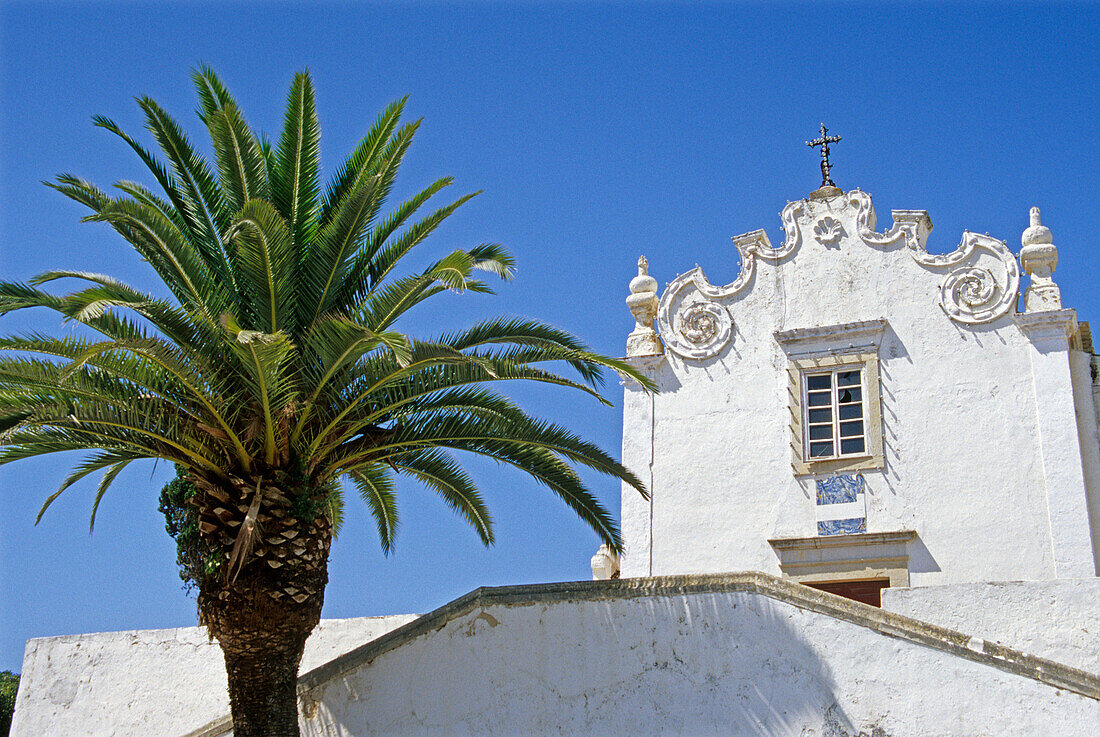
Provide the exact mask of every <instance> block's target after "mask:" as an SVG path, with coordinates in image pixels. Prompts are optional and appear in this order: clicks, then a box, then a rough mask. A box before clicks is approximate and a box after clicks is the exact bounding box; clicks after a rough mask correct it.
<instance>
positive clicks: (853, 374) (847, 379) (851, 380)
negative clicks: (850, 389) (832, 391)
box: [836, 371, 859, 386]
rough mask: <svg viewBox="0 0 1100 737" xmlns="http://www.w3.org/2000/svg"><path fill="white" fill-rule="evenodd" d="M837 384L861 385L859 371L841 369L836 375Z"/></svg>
mask: <svg viewBox="0 0 1100 737" xmlns="http://www.w3.org/2000/svg"><path fill="white" fill-rule="evenodd" d="M836 385H837V386H859V371H841V372H840V373H838V374H837V375H836Z"/></svg>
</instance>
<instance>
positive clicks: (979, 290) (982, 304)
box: [940, 268, 1000, 323]
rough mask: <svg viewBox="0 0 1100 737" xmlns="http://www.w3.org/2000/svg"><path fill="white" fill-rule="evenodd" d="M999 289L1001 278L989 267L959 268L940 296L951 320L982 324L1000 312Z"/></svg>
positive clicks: (949, 278)
mask: <svg viewBox="0 0 1100 737" xmlns="http://www.w3.org/2000/svg"><path fill="white" fill-rule="evenodd" d="M999 291H1000V288H999V287H998V285H997V279H996V278H995V277H994V276H993V272H991V271H990V270H989V269H973V268H971V269H958V270H956V271H953V272H951V273H950V274H948V275H947V278H946V279H944V282H943V287H941V290H940V292H941V293H940V299H941V304H942V305H943V309H944V312H946V313H947V314H948V316H949V317H951V319H953V320H957V321H958V322H966V323H981V322H987V321H989V320H990V319H992V318H993V317H995V316H996V313H997V312H998V311H999V310H998V308H999V300H998V297H999V296H1000V295H999Z"/></svg>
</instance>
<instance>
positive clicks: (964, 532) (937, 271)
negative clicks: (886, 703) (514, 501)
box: [622, 193, 1100, 586]
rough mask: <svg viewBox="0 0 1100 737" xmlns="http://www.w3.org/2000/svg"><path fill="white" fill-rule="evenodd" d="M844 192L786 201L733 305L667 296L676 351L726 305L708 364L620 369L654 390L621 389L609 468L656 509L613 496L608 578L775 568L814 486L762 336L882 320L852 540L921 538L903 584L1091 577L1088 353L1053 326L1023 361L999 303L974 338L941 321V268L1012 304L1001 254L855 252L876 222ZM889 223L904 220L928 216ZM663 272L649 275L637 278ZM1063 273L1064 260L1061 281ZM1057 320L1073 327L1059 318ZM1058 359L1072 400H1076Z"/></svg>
mask: <svg viewBox="0 0 1100 737" xmlns="http://www.w3.org/2000/svg"><path fill="white" fill-rule="evenodd" d="M860 195H861V196H862V197H864V198H866V195H862V193H860ZM851 196H852V193H849V194H848V195H846V196H845V197H840V198H835V199H833V200H829V201H826V202H813V201H808V202H806V203H792V205H789V206H788V210H786V211H785V213H788V212H793V213H794V214H791V215H790V217H789V222H788V238H789V239H790V234H791V233H794V234H795V235H796V236H797V237H796V239H795V240H797V243H796V244H795V246H794V247H793V248H792V249H790V255H788V256H786V257H785V258H783V259H781V260H779V261H778V262H775V261H773V260H770V259H768V258H759V257H757V258H753V257H751V256H750V257H749V258H750V259H751V260H753V262H754V266H755V270H754V272H753V274H752V275H751V277H750V278H747V279H743V280H742V281H741V282H740V283H734V284H731V285H727V287H726V288H724V289H725V291H726V292H727V293H729V296H724V297H718V298H713V299H708V298H705V295H704V294H703V292H702V291H701V290H700V288H699V286H698V284H699V283H702V285H703V287H705V288H706V289H710V290H711V291H714V290H715V289H718V290H721V289H722V288H717V287H711V286H710V285H709V283H708V282H707V281H706V277H704V276H703V275H702V274H701V272H696V273H689V274H687V275H684V276H682V277H680V278H679V279H678V280H677V281H676V282H674V283H673V285H672V286H671V287H670V288H669V290H668V291H666V293H665V296H664V298H663V300H662V304H661V313H660V314H661V319H662V320H663V321H664V322H663V323H662V325H663V327H664V329H665V334H663V335H662V338H663V339H664V341H665V343H666V345H667V344H669V343H670V339H672V340H679V341H680V343H681V344H683V343H684V339H683V338H682V337H679V338H678V337H677V336H675V335H671V336H670V335H669V334H668V331H670V330H675V329H676V326H677V325H678V324H679V322H678V320H679V319H680V318H681V317H682V314H680V313H681V311H682V310H683V309H684V307H683V306H684V305H685V304H690V303H691V302H692V301H693V300H702V301H703V302H712V303H714V304H717V305H719V306H720V307H721V308H723V309H725V310H727V311H728V315H729V316H730V318H731V320H732V337H731V339H730V340H729V342H728V343H727V344H726V345H724V346H722V347H720V348H719V349H717V350H716V351H715V355H714V356H712V357H709V358H703V359H693V358H684V357H681V356H679V355H677V354H676V353H675V352H673V351H666V354H665V355H664V356H663V357H659V358H641V359H634V360H635V361H636V365H639V366H640V367H642V368H644V369H646V370H649V371H650V372H651V375H652V376H653V377H654V378H655V380H656V381H657V383H658V384H659V386H660V388H661V394H659V395H657V396H656V397H653V398H650V397H648V396H646V395H644V394H643V393H642V392H641V391H640V390H639V389H638V387H637V386H636V385H634V386H632V385H630V384H629V383H628V385H627V388H626V394H627V397H626V401H625V403H624V423H623V425H624V427H623V458H624V462H625V463H626V464H627V465H628V466H630V467H631V468H633V469H634V470H635V471H637V472H639V473H640V474H641V475H642V477H643V478H647V479H652V485H651V490H652V495H653V499H652V501H651V502H646V501H644V500H642V499H640V498H639V497H638V495H637V494H636V493H635V492H634V491H633V490H630V489H624V493H623V529H624V533H625V536H626V545H627V555H626V557H625V558H624V560H623V569H622V571H623V575H624V576H645V575H664V574H673V573H695V572H717V571H734V570H759V571H765V572H770V573H775V574H778V573H779V571H780V569H779V560H778V558H777V556H776V554H775V552H774V551H773V550H772V548H771V547H770V546H769V544H768V542H767V540H768V539H769V538H777V537H811V536H814V535H816V534H817V530H816V522H815V485H814V480H813V478H812V477H807V478H796V477H795V476H794V473H793V471H792V467H791V450H790V443H791V434H790V429H789V424H788V423H789V409H788V398H787V368H788V360H787V357H786V355H785V354H784V353H783V351H782V350H781V348H780V346H779V344H778V343H777V341H776V338H775V337H774V333H775V332H776V331H783V330H790V329H796V328H810V327H817V326H827V325H839V324H843V323H850V322H857V321H865V320H877V319H880V318H885V319H886V320H887V322H888V324H889V327H888V329H887V330H886V333H885V336H884V337H883V339H882V342H881V346H880V350H879V359H880V369H881V389H882V417H883V439H884V446H885V468H884V470H882V471H863V476H864V478H865V481H866V486H867V492H868V500H867V506H868V509H867V530H868V532H886V531H897V530H915V531H916V532H917V539H916V540H914V541H913V543H911V544H910V546H909V559H910V563H909V574H910V583H911V585H914V586H921V585H928V584H944V583H957V582H971V581H985V580H1005V579H1051V578H1054V577H1055V576H1059V577H1066V576H1070V577H1081V576H1091V575H1095V573H1096V556H1095V553H1094V550H1093V548H1094V546H1095V547H1096V548H1097V549H1100V542H1096V541H1100V489H1096V488H1095V486H1096V484H1097V483H1100V459H1098V454H1097V452H1096V448H1095V447H1094V446H1095V445H1096V442H1097V441H1096V432H1095V425H1096V418H1095V410H1094V409H1093V404H1092V402H1091V401H1089V400H1090V399H1091V388H1089V387H1088V379H1087V375H1085V374H1083V373H1082V372H1085V371H1087V370H1088V360H1087V357H1086V356H1085V355H1084V354H1082V353H1081V352H1080V351H1070V350H1068V346H1069V343H1068V341H1067V339H1066V337H1065V333H1064V331H1063V333H1062V339H1061V346H1062V347H1061V350H1060V351H1059V350H1057V349H1056V347H1057V344H1058V338H1057V335H1056V333H1057V329H1054V330H1053V332H1050V331H1048V333H1047V338H1044V340H1047V343H1046V344H1044V346H1043V348H1042V350H1038V349H1036V347H1035V345H1034V344H1033V338H1032V337H1029V335H1028V334H1027V333H1025V331H1024V330H1023V329H1022V328H1021V327H1020V325H1019V324H1018V319H1017V315H1015V302H1014V299H1013V300H1012V304H1011V305H1010V306H1009V308H1008V309H1007V311H1005V312H1004V314H1002V315H1001V316H999V317H993V318H992V319H990V321H988V322H985V323H982V324H966V323H962V322H958V321H953V320H952V319H950V318H949V316H948V314H947V312H946V311H945V308H944V307H945V302H944V301H943V300H944V298H943V297H942V296H941V285H943V284H944V282H945V280H947V279H948V277H950V276H951V274H952V273H953V271H955V270H957V269H959V268H962V267H966V268H975V269H978V270H980V271H987V272H988V273H989V274H991V275H992V278H994V279H995V280H996V281H997V289H998V290H1000V292H998V291H997V290H994V297H995V298H996V295H997V294H1002V293H1003V294H1007V297H1008V298H1011V297H1012V296H1013V295H1014V294H1015V289H1016V287H1015V284H1014V283H1012V280H1011V277H1010V275H1009V274H1008V273H1007V269H1008V268H1009V267H1006V263H1005V262H1006V258H1005V257H1006V256H1007V261H1008V262H1010V263H1011V267H1012V268H1015V261H1014V260H1012V256H1011V254H1010V253H1009V252H1008V251H1007V250H1005V249H1004V248H1003V246H1001V247H1000V248H1001V251H1002V256H1001V257H997V256H996V254H995V250H996V249H995V248H993V247H990V248H984V249H983V248H974V249H973V251H972V253H971V255H970V256H968V257H967V258H965V259H963V260H962V261H961V262H960V264H959V265H958V266H951V267H938V266H930V265H927V264H922V263H918V258H914V256H913V253H916V252H919V253H921V254H923V253H924V252H923V251H922V250H921V249H920V242H922V241H923V236H924V235H925V233H924V232H921V228H917V227H915V226H914V227H912V228H911V229H910V230H911V232H910V233H908V234H902V235H905V236H906V237H899V238H897V239H895V242H893V243H892V244H885V245H884V244H883V243H881V242H879V243H874V242H872V243H868V242H866V241H867V240H868V238H865V237H864V235H863V233H862V232H861V228H862V229H863V232H866V233H871V232H872V231H873V230H874V227H875V225H874V215H873V211H871V214H870V215H869V216H868V215H867V214H866V211H867V210H868V209H869V198H868V199H867V200H866V202H867V208H864V209H860V208H859V207H856V206H855V205H853V204H851V203H850V202H849V200H848V198H849V197H851ZM799 207H801V210H799V209H798V208H799ZM825 216H828V217H832V218H834V219H835V220H836V221H838V222H839V223H840V224H841V232H842V236H841V237H840V238H839V240H838V241H837V242H836V243H835V244H832V245H828V246H827V245H823V244H822V243H819V242H817V240H816V236H815V231H814V227H815V223H819V222H820V221H821V219H822V218H823V217H825ZM785 217H786V215H785ZM901 217H902V219H903V220H904V219H905V218H908V222H909V223H910V224H912V223H914V222H919V220H920V217H926V216H924V215H923V213H901ZM860 218H864V221H863V222H862V223H861V221H860ZM868 221H869V222H868ZM1021 221H1022V223H1023V218H1021ZM765 225H770V224H767V223H765ZM922 227H923V226H922ZM754 238H755V239H756V241H757V242H759V236H755V235H751V237H749V241H752V240H753V239H754ZM957 238H958V234H950V233H948V234H944V236H943V237H942V238H936V237H933V238H931V239H930V240H931V244H932V245H931V249H932V250H933V251H935V252H941V253H942V252H947V251H951V250H952V248H953V247H954V245H955V244H956V243H958V242H959V241H958V240H957ZM967 238H968V239H971V241H973V239H978V241H979V242H981V243H986V244H988V243H991V242H992V239H984V240H983V237H982V236H973V235H968V236H967ZM869 239H870V240H871V241H874V240H875V238H874V237H869ZM877 239H878V241H883V240H888V239H885V238H883V236H881V234H880V235H879V236H877ZM743 250H744V249H743ZM962 250H965V249H962ZM920 258H922V259H923V260H924V261H926V262H928V261H930V258H929V257H928V256H927V254H924V255H923V256H920ZM931 260H933V261H934V259H931ZM675 267H676V264H653V265H652V271H653V273H655V274H660V273H661V272H664V273H666V274H667V273H669V271H668V270H669V269H672V268H675ZM1074 268H1079V266H1078V265H1076V264H1073V263H1063V264H1062V265H1061V268H1060V271H1068V270H1071V269H1074ZM737 270H738V265H737V263H736V262H735V261H734V253H733V251H732V249H731V259H730V264H729V271H728V272H727V273H725V274H718V275H713V276H717V277H720V278H732V277H733V276H735V275H736V273H737ZM716 282H717V283H720V280H716ZM1056 317H1058V319H1059V320H1061V321H1062V323H1064V324H1070V323H1074V324H1075V318H1074V316H1073V314H1072V312H1069V311H1063V312H1062V313H1057V315H1056ZM1051 335H1053V336H1054V337H1050V336H1051ZM1048 338H1049V340H1048ZM1051 346H1055V348H1051ZM1071 360H1072V361H1073V364H1074V368H1075V371H1074V372H1073V373H1074V374H1075V378H1077V382H1076V383H1077V388H1078V391H1079V393H1080V394H1082V396H1081V397H1080V401H1077V402H1076V406H1075V400H1074V395H1073V381H1072V378H1071V373H1070V362H1071ZM1078 429H1080V430H1081V431H1082V433H1081V434H1080V436H1079V435H1078V432H1077V430H1078ZM1086 485H1091V487H1090V488H1089V489H1088V490H1086ZM1087 495H1091V498H1090V499H1089V498H1086V497H1087ZM1090 507H1091V514H1092V519H1091V531H1090V519H1089V508H1090Z"/></svg>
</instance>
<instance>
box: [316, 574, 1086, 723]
mask: <svg viewBox="0 0 1100 737" xmlns="http://www.w3.org/2000/svg"><path fill="white" fill-rule="evenodd" d="M608 583H611V584H617V583H620V582H608ZM621 583H622V584H623V586H624V587H629V586H633V585H635V584H634V583H633V582H630V581H623V582H621ZM778 583H782V582H778ZM778 583H774V584H767V582H765V584H766V585H771V586H774V587H776V588H779V587H778ZM636 585H638V586H640V587H645V586H649V585H650V584H648V583H646V582H639V583H638V584H636ZM686 585H687V588H690V587H691V585H692V584H691V582H686ZM567 586H569V585H563V587H567ZM573 586H576V585H573ZM668 586H669V588H670V589H671V588H675V587H677V586H679V582H678V581H670V582H669V583H668ZM516 588H519V587H516ZM532 588H538V587H532ZM799 588H800V587H799ZM806 591H808V590H806ZM781 593H782V592H781ZM815 594H816V592H815ZM797 596H804V594H797V593H796V594H795V597H797ZM818 596H820V597H826V596H827V595H824V594H820V595H818ZM505 598H508V599H510V600H511V601H510V602H500V603H495V602H494V601H492V600H488V601H480V602H479V601H475V602H472V604H471V605H470V606H467V608H466V610H465V611H457V612H455V614H454V616H453V617H452V618H450V619H446V618H444V621H438V622H437V621H431V622H428V621H427V619H425V620H421V622H420V623H418V624H422V625H424V626H423V627H422V628H421V630H422V632H420V634H419V635H417V636H413V637H411V639H407V640H402V641H401V642H399V643H397V644H395V646H393V647H392V648H391V649H388V650H383V651H381V652H373V653H370V654H369V656H364V657H363V658H362V661H361V662H360V663H359V664H358V665H354V666H352V667H350V669H348V670H345V671H344V672H342V673H339V672H337V673H334V674H332V675H331V676H330V677H328V678H327V679H326V680H324V681H323V682H322V683H320V684H319V685H316V686H315V688H314V689H313V690H312V692H311V693H310V694H309V696H308V699H307V700H306V701H304V702H303V705H304V708H303V712H304V713H305V714H307V715H308V716H307V717H305V718H303V720H302V722H301V725H302V734H303V735H304V736H305V737H352V736H354V737H368V736H370V735H387V736H390V737H398V736H404V735H408V736H413V735H442V734H446V735H453V736H455V737H463V736H467V735H471V736H472V735H594V736H595V735H624V736H627V735H631V736H632V735H691V736H692V737H699V736H704V735H731V734H732V735H742V736H748V735H768V736H769V737H809V736H810V735H816V736H819V737H824V736H828V737H857V735H862V736H863V737H902V736H903V735H905V736H909V735H921V736H922V737H937V736H942V737H949V736H950V737H969V736H973V737H978V736H979V735H982V736H985V735H1006V734H1014V735H1029V736H1032V737H1042V736H1044V735H1051V736H1052V737H1053V736H1054V735H1059V736H1062V735H1070V734H1085V733H1087V732H1088V730H1087V729H1086V728H1085V727H1084V725H1094V724H1097V723H1100V701H1098V700H1097V699H1096V698H1089V697H1087V696H1082V695H1080V694H1079V693H1075V692H1072V691H1069V690H1062V689H1059V688H1056V687H1054V686H1052V685H1049V684H1047V683H1042V682H1039V681H1037V680H1034V679H1032V678H1029V677H1026V676H1024V675H1018V674H1016V673H1012V672H1007V671H1006V670H1004V669H1001V668H998V667H994V666H992V665H990V664H988V663H987V662H976V661H975V660H971V659H967V658H966V657H960V656H959V655H958V654H952V653H949V652H945V651H944V650H942V649H939V648H938V647H936V646H929V645H928V644H918V643H917V642H914V641H912V640H911V639H907V636H899V634H898V633H899V631H900V629H899V627H900V626H901V625H898V624H897V622H896V621H895V622H893V627H892V628H891V627H890V626H881V627H878V628H876V627H874V626H868V625H867V624H866V623H865V624H858V623H856V622H855V621H850V620H848V619H845V618H843V617H844V616H847V615H846V614H844V613H843V612H842V613H841V615H840V616H837V615H833V616H830V615H829V614H827V613H822V612H820V611H810V610H807V609H805V608H800V607H799V606H795V605H794V604H792V603H790V602H787V601H780V600H777V599H776V598H771V597H768V596H764V595H762V594H760V593H754V592H749V591H710V592H707V591H694V592H690V591H688V592H685V593H679V594H677V593H666V594H664V595H653V596H641V597H636V598H621V597H617V596H615V595H614V594H613V593H612V591H610V590H609V593H608V595H607V596H606V597H601V596H598V595H586V594H585V593H584V592H583V591H580V590H578V591H572V592H570V591H554V592H552V593H551V594H549V595H546V594H542V595H535V596H533V597H532V598H529V599H526V600H524V599H523V597H522V596H520V595H518V594H517V595H512V594H506V595H505ZM828 598H829V599H836V597H828ZM836 601H838V602H842V600H839V599H837V600H836ZM471 606H472V608H471ZM837 606H838V607H845V606H846V607H848V612H849V613H850V612H854V613H855V618H856V619H858V617H859V616H860V615H861V613H864V612H867V611H871V612H877V610H871V609H870V608H869V607H864V606H863V605H857V604H852V603H847V602H842V603H840V604H838V605H837ZM429 616H432V615H429ZM883 616H885V615H883ZM429 625H430V626H429ZM916 629H917V631H918V633H919V625H917V627H916ZM907 631H908V632H910V633H911V632H912V631H913V630H912V629H910V630H907ZM382 642H383V641H379V643H380V644H381V643H382ZM924 642H925V643H929V642H936V637H935V635H934V634H933V635H929V636H928V639H926V640H924ZM1093 688H1094V689H1096V684H1095V683H1094V685H1093ZM1097 694H1100V690H1098V691H1097ZM1083 729H1084V731H1082V730H1083Z"/></svg>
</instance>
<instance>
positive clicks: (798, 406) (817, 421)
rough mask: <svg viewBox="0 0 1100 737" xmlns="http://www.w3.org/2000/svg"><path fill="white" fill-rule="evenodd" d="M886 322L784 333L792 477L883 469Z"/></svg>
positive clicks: (780, 336) (778, 337)
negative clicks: (881, 350)
mask: <svg viewBox="0 0 1100 737" xmlns="http://www.w3.org/2000/svg"><path fill="white" fill-rule="evenodd" d="M885 330H886V321H885V320H870V321H866V322H855V323H848V324H845V325H831V326H827V327H820V328H803V329H796V330H786V331H781V332H777V333H776V334H775V338H776V340H777V341H778V342H779V344H780V346H781V347H782V349H783V351H784V352H785V353H786V354H787V358H788V366H787V375H788V387H787V389H788V399H789V402H790V426H791V466H792V468H793V470H794V472H795V474H796V475H800V476H802V475H810V474H825V473H833V472H836V471H864V470H873V469H880V468H882V467H883V456H882V407H881V406H880V405H881V395H880V389H879V358H878V347H879V343H880V342H881V339H882V335H883V334H884V332H885Z"/></svg>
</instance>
